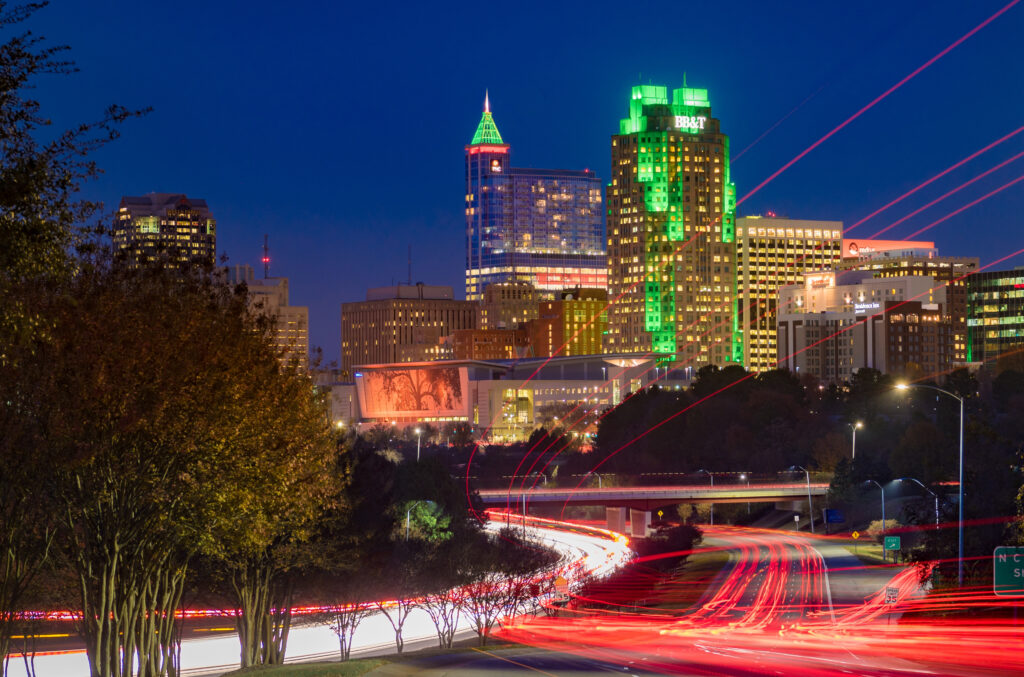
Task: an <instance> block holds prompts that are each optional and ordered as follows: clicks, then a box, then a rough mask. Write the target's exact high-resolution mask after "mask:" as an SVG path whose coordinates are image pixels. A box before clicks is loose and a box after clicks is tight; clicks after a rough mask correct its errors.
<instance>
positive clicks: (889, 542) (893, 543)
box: [885, 536, 900, 550]
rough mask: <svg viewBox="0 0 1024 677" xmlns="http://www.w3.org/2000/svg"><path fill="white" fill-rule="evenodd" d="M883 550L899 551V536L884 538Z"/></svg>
mask: <svg viewBox="0 0 1024 677" xmlns="http://www.w3.org/2000/svg"><path fill="white" fill-rule="evenodd" d="M885 549H886V550H899V549H900V537H899V536H886V537H885Z"/></svg>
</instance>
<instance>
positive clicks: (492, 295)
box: [477, 282, 539, 329]
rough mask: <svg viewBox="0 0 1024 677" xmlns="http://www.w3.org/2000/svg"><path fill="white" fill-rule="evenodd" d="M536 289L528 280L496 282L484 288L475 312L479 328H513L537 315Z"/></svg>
mask: <svg viewBox="0 0 1024 677" xmlns="http://www.w3.org/2000/svg"><path fill="white" fill-rule="evenodd" d="M538 301H539V299H538V298H537V290H536V289H534V288H533V285H532V284H530V283H529V282H498V283H495V284H489V285H487V287H486V288H485V289H484V298H483V301H481V302H480V309H479V311H478V314H477V326H478V327H479V328H480V329H515V328H516V327H518V326H519V325H521V324H525V323H526V322H528V321H529V320H532V319H534V318H536V317H537V302H538Z"/></svg>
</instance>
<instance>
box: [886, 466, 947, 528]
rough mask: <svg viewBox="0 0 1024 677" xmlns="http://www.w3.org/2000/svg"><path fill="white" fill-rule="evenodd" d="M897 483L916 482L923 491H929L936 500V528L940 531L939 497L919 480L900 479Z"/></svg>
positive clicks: (911, 478) (910, 478)
mask: <svg viewBox="0 0 1024 677" xmlns="http://www.w3.org/2000/svg"><path fill="white" fill-rule="evenodd" d="M896 481H897V482H914V483H915V484H917V485H918V486H919V487H921V488H922V489H924V490H925V491H927V492H928V493H929V494H931V495H932V497H933V498H934V499H935V528H936V529H938V528H939V495H938V494H936V493H935V492H934V491H932V490H931V489H929V488H928V487H926V486H925V485H924V482H922V481H921V480H919V479H915V478H913V477H900V478H899V479H897V480H896Z"/></svg>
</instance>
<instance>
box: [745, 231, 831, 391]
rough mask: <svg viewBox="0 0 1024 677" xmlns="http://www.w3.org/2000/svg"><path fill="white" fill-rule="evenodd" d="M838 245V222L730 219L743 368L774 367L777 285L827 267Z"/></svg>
mask: <svg viewBox="0 0 1024 677" xmlns="http://www.w3.org/2000/svg"><path fill="white" fill-rule="evenodd" d="M842 246H843V223H842V222H841V221H807V220H797V219H784V218H776V217H760V216H744V217H739V218H737V219H736V298H737V303H736V324H737V328H738V335H737V341H739V342H740V343H741V345H742V347H743V366H744V367H746V368H747V369H748V370H750V371H765V370H768V369H774V368H775V366H776V362H777V360H778V348H777V346H776V338H777V336H778V329H777V327H776V320H777V312H778V308H777V306H776V303H777V301H778V295H779V293H778V292H779V287H781V286H783V285H786V284H802V283H803V281H804V271H824V270H832V269H833V268H835V267H836V265H837V264H838V263H839V260H840V258H841V257H842Z"/></svg>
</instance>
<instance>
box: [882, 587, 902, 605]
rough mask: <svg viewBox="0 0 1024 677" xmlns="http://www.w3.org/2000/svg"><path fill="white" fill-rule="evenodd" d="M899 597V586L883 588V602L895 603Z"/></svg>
mask: <svg viewBox="0 0 1024 677" xmlns="http://www.w3.org/2000/svg"><path fill="white" fill-rule="evenodd" d="M899 598H900V589H899V588H892V587H889V586H886V588H885V603H886V604H895V603H896V602H897V601H899Z"/></svg>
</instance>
